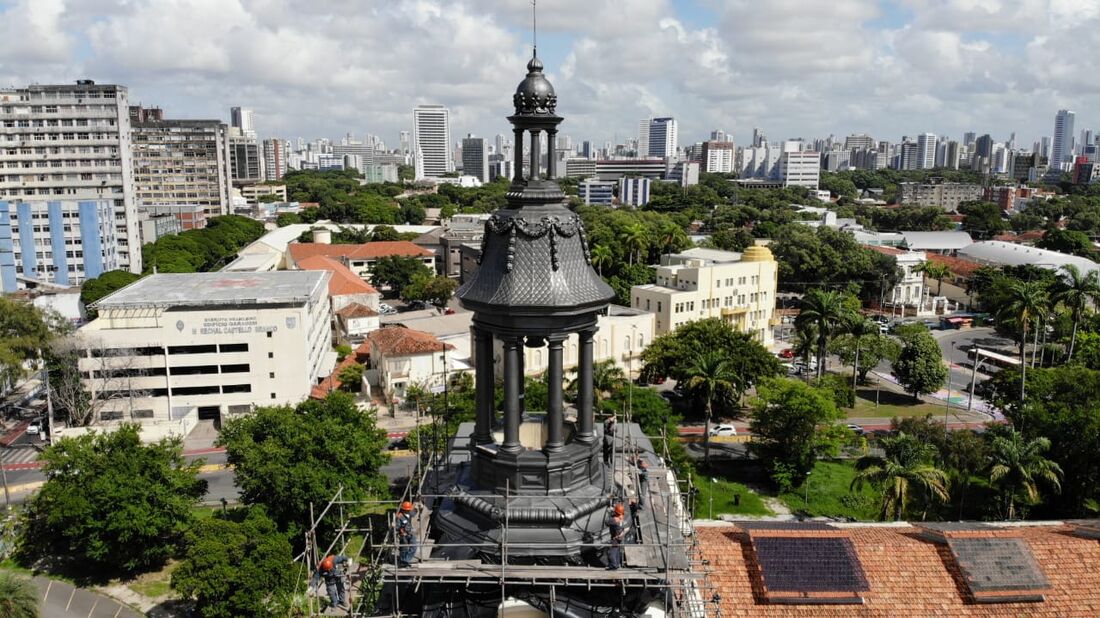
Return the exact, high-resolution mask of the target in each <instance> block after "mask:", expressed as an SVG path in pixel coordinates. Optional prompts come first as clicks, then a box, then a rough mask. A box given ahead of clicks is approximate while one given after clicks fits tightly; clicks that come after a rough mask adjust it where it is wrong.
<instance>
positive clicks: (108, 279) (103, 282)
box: [80, 270, 141, 305]
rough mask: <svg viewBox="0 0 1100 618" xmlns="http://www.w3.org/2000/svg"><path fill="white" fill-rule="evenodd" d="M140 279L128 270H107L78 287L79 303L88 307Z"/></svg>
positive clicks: (139, 276)
mask: <svg viewBox="0 0 1100 618" xmlns="http://www.w3.org/2000/svg"><path fill="white" fill-rule="evenodd" d="M138 279H141V275H135V274H134V273H132V272H130V271H128V270H109V271H107V272H105V273H103V274H102V275H100V276H98V277H96V278H95V279H88V280H87V281H85V282H84V285H82V286H80V302H82V303H84V304H85V305H90V304H92V303H94V302H95V301H97V300H99V299H101V298H103V297H105V296H107V295H108V294H113V293H115V292H117V291H118V290H121V289H122V288H124V287H126V286H128V285H130V284H131V283H133V282H135V281H137V280H138Z"/></svg>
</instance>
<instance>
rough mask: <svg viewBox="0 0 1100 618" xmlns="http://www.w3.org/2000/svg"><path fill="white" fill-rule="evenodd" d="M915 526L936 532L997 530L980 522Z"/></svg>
mask: <svg viewBox="0 0 1100 618" xmlns="http://www.w3.org/2000/svg"><path fill="white" fill-rule="evenodd" d="M913 525H915V526H917V527H920V528H926V529H928V530H935V531H936V532H975V531H978V530H995V529H996V528H995V527H994V526H990V525H989V524H983V523H982V522H980V521H924V522H920V523H919V524H913Z"/></svg>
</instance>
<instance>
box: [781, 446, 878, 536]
mask: <svg viewBox="0 0 1100 618" xmlns="http://www.w3.org/2000/svg"><path fill="white" fill-rule="evenodd" d="M855 475H856V471H855V465H854V463H852V462H846V461H819V462H817V465H816V466H814V469H813V472H811V473H810V478H809V481H808V485H809V487H808V491H807V486H806V485H803V486H802V487H798V488H795V489H794V490H792V491H789V492H787V493H783V494H780V495H779V499H780V500H782V501H783V503H784V504H786V505H787V508H789V509H791V512H793V513H805V514H807V515H810V516H813V517H818V516H823V517H849V518H852V519H857V520H861V521H869V520H874V519H877V517H878V511H879V509H878V495H877V494H876V493H875V491H874V490H873V489H872V488H870V487H868V486H864V487H863V489H862V490H860V491H858V492H857V491H850V490H849V486H850V485H851V484H852V479H853V478H855ZM807 496H808V497H809V503H808V504H807V502H806V498H807Z"/></svg>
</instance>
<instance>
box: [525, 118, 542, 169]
mask: <svg viewBox="0 0 1100 618" xmlns="http://www.w3.org/2000/svg"><path fill="white" fill-rule="evenodd" d="M539 133H540V131H539V130H538V129H531V174H530V175H529V176H528V177H527V178H529V179H530V180H538V179H539V158H540V157H541V156H542V148H541V147H540V146H539Z"/></svg>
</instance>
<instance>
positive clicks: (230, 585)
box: [172, 507, 294, 618]
mask: <svg viewBox="0 0 1100 618" xmlns="http://www.w3.org/2000/svg"><path fill="white" fill-rule="evenodd" d="M291 559H292V554H291V546H290V541H289V540H288V539H287V536H286V534H284V533H282V532H279V531H278V530H277V529H276V526H275V522H274V521H272V520H271V518H269V517H268V516H267V514H266V513H265V512H264V510H263V508H262V507H251V508H247V509H235V510H234V512H233V513H232V514H230V516H228V517H222V516H220V515H218V516H214V517H211V518H208V519H203V520H201V521H199V522H197V523H196V524H195V526H194V527H193V528H192V529H191V530H189V531H188V532H187V535H186V536H185V538H184V544H183V556H182V560H181V561H180V564H179V567H177V568H176V570H175V571H173V572H172V588H173V589H174V590H175V591H176V592H178V593H179V594H180V596H182V597H183V598H185V599H188V600H190V601H192V602H193V603H194V604H195V605H194V608H195V612H196V616H200V617H201V618H238V617H240V618H245V617H255V618H261V617H267V616H278V615H283V612H284V611H285V610H286V607H287V600H288V593H289V592H290V591H291V589H292V588H293V585H294V573H293V566H292V563H291Z"/></svg>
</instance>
